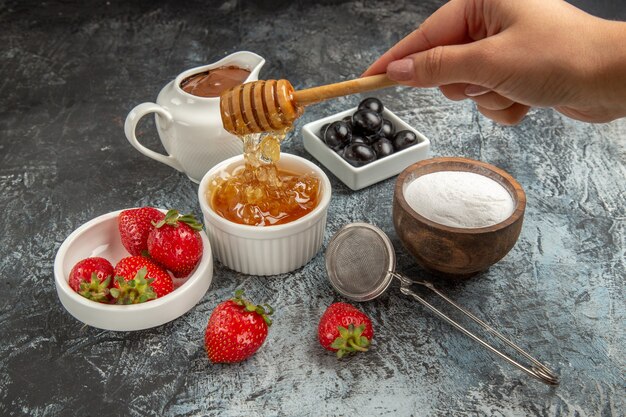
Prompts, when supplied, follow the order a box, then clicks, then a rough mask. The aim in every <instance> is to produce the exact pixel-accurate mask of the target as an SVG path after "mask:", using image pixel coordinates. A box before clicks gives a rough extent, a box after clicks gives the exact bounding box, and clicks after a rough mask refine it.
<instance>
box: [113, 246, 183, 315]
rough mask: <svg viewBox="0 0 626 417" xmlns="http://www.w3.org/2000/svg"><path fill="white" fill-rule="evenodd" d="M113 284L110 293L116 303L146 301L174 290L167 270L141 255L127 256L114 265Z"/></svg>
mask: <svg viewBox="0 0 626 417" xmlns="http://www.w3.org/2000/svg"><path fill="white" fill-rule="evenodd" d="M114 286H115V288H112V289H111V294H112V295H113V297H115V299H116V300H117V303H118V304H135V303H139V302H143V301H148V300H152V299H154V298H159V297H163V296H164V295H166V294H169V293H171V292H172V291H173V290H174V283H173V281H172V277H170V276H169V274H168V273H167V271H166V270H164V269H163V268H161V267H160V266H159V265H157V264H156V263H154V262H152V261H151V260H150V259H148V258H144V257H143V256H129V257H127V258H124V259H122V260H121V261H119V262H118V263H117V265H115V282H114Z"/></svg>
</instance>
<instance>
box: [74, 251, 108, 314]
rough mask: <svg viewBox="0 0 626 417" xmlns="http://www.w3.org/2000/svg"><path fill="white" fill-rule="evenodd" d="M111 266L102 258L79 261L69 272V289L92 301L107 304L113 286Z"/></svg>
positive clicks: (96, 257)
mask: <svg viewBox="0 0 626 417" xmlns="http://www.w3.org/2000/svg"><path fill="white" fill-rule="evenodd" d="M113 273H114V271H113V265H111V263H110V262H109V261H107V260H106V259H104V258H101V257H98V256H94V257H91V258H85V259H83V260H80V261H78V262H77V263H76V265H74V267H73V268H72V270H71V271H70V276H69V279H68V284H69V285H70V287H71V288H72V289H73V290H74V291H76V292H77V293H79V294H80V295H82V296H83V297H85V298H88V299H90V300H93V301H98V302H100V303H108V302H109V301H110V300H111V296H110V294H109V288H110V287H111V286H112V285H113Z"/></svg>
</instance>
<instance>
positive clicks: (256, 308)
mask: <svg viewBox="0 0 626 417" xmlns="http://www.w3.org/2000/svg"><path fill="white" fill-rule="evenodd" d="M243 293H244V291H243V290H242V289H239V290H236V291H235V297H233V298H231V301H233V302H235V304H237V305H239V306H242V307H244V310H246V311H249V312H255V313H257V314H258V315H260V316H261V317H263V320H264V321H265V324H267V326H268V327H269V326H271V325H272V320H271V319H270V318H269V316H271V315H272V314H273V313H274V309H273V308H272V307H271V306H270V305H269V304H263V305H262V306H261V305H256V304H254V303H252V302H250V301H248V300H246V299H245V298H243Z"/></svg>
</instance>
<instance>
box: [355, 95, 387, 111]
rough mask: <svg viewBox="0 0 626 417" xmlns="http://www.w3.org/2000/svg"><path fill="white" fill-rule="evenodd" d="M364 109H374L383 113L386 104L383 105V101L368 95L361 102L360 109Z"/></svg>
mask: <svg viewBox="0 0 626 417" xmlns="http://www.w3.org/2000/svg"><path fill="white" fill-rule="evenodd" d="M362 109H367V110H372V111H375V112H376V113H378V114H383V110H384V109H385V106H383V102H382V101H380V100H379V99H377V98H376V97H368V98H366V99H364V100H363V101H361V102H360V103H359V110H362Z"/></svg>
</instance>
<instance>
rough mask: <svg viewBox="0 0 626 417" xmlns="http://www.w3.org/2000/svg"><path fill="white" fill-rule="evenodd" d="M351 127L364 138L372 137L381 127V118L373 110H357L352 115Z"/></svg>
mask: <svg viewBox="0 0 626 417" xmlns="http://www.w3.org/2000/svg"><path fill="white" fill-rule="evenodd" d="M352 126H353V127H354V130H355V131H357V132H359V133H362V134H363V135H365V136H374V135H376V134H377V133H378V132H380V129H381V127H382V126H383V116H381V115H380V114H379V113H376V112H375V111H373V110H368V109H363V110H357V111H356V112H355V113H354V114H353V115H352Z"/></svg>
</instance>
